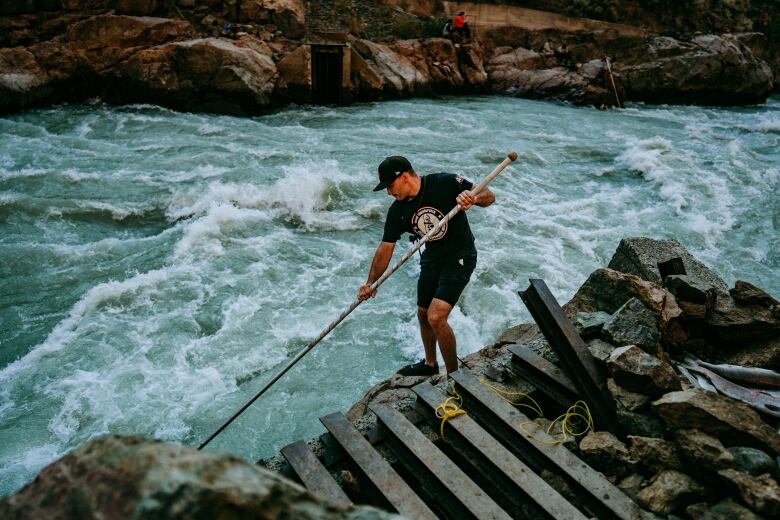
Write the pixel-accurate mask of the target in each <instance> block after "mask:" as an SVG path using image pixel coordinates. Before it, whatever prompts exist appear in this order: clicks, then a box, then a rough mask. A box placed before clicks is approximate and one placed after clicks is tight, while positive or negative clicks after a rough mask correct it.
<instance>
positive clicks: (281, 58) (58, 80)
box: [0, 0, 777, 114]
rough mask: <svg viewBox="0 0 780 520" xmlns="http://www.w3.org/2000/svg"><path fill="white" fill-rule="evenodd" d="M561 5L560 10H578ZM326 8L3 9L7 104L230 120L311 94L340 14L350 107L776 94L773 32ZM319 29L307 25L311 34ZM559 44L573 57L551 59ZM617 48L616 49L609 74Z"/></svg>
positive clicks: (261, 2) (108, 5) (2, 76)
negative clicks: (490, 97) (395, 102)
mask: <svg viewBox="0 0 780 520" xmlns="http://www.w3.org/2000/svg"><path fill="white" fill-rule="evenodd" d="M388 1H390V0H388ZM537 3H541V2H537ZM559 3H560V4H561V5H557V4H555V2H552V3H551V4H555V5H553V6H552V8H557V9H559V10H562V11H566V10H567V9H569V7H571V6H569V7H566V6H567V5H568V4H567V3H566V2H559ZM325 4H327V5H330V10H329V11H322V12H321V11H316V12H314V11H312V14H311V20H307V13H306V10H305V9H304V7H303V3H302V2H301V0H244V1H242V2H222V1H217V0H203V1H195V0H180V1H178V2H177V3H176V4H170V3H168V2H162V1H161V0H90V1H88V2H69V1H66V2H64V3H59V2H50V1H48V0H36V1H33V0H29V1H27V2H21V3H15V4H14V6H8V5H5V4H4V7H3V10H2V11H0V113H9V112H13V111H17V110H22V109H25V108H28V107H33V106H38V105H45V104H51V103H56V102H61V101H78V100H83V99H86V98H88V97H95V96H99V97H102V98H103V99H106V100H108V101H110V102H114V103H128V102H152V103H157V104H161V105H164V106H168V107H171V108H174V109H179V110H192V111H211V112H220V113H232V114H257V113H262V112H264V111H266V110H268V109H270V108H274V107H276V106H280V105H284V104H286V103H288V102H290V101H294V102H310V101H311V99H312V94H311V85H312V82H313V79H312V72H311V71H312V65H313V62H312V57H311V52H312V51H311V50H310V49H309V45H308V44H307V41H308V40H302V38H304V37H305V36H306V35H307V30H311V27H312V25H313V24H314V21H315V20H318V19H326V20H327V19H332V20H331V21H332V22H333V24H334V27H336V28H338V29H339V30H342V31H345V32H346V33H347V34H344V35H342V38H343V39H342V41H344V42H346V43H347V45H349V46H351V49H349V50H348V52H347V55H346V58H345V61H344V63H346V64H347V65H345V67H347V68H346V69H345V72H344V74H343V77H344V81H343V82H342V83H343V85H342V87H343V89H344V92H343V93H342V95H341V100H342V101H359V100H376V99H387V98H399V97H409V96H420V95H432V94H460V93H495V94H508V95H515V96H522V97H533V98H541V99H556V100H563V101H569V102H572V103H575V104H582V105H596V106H602V105H607V106H609V105H614V104H617V103H620V102H621V101H622V100H641V101H646V102H660V103H707V104H727V105H729V104H744V103H756V102H761V101H763V100H764V99H766V96H767V95H768V94H769V92H771V90H772V88H773V71H772V67H771V65H770V64H771V63H775V62H776V60H777V58H776V56H777V54H776V53H775V51H774V47H773V40H771V38H770V39H767V38H766V36H765V35H764V34H761V33H739V34H723V35H695V36H678V37H677V38H672V37H670V36H650V37H645V36H644V33H642V32H641V31H640V30H639V29H637V28H636V27H633V28H632V27H630V26H627V25H621V26H610V25H609V24H607V23H590V24H583V23H579V22H578V21H577V20H574V19H566V18H563V17H560V16H559V17H558V18H555V20H554V22H555V23H552V22H551V23H547V22H545V20H546V19H547V18H549V17H550V16H551V15H549V13H548V14H547V15H545V14H544V13H539V15H538V16H537V18H538V20H537V19H534V20H531V19H528V20H525V22H524V21H523V19H522V17H520V18H517V17H515V18H517V19H515V18H512V17H509V18H507V19H506V20H507V21H505V22H501V21H500V20H499V21H498V22H495V21H493V22H491V21H489V20H488V22H489V23H488V22H485V24H486V25H485V26H484V27H483V28H482V29H480V33H479V35H478V38H475V39H474V40H472V41H469V42H466V43H464V44H458V45H456V44H453V42H451V41H450V40H447V39H444V38H415V39H397V40H393V39H390V40H389V41H377V40H374V39H371V38H368V37H367V35H369V34H373V33H377V34H378V33H379V32H381V33H382V34H385V33H388V31H396V32H399V33H404V32H409V31H407V30H406V29H405V28H404V27H405V26H403V25H399V22H398V21H397V19H395V18H394V19H393V20H390V21H389V22H388V23H389V24H390V25H388V26H386V27H385V26H383V27H381V31H379V32H377V30H376V29H375V28H373V27H371V26H370V24H369V22H370V21H372V20H376V19H381V16H380V15H381V14H382V13H386V12H393V13H395V14H396V15H397V14H398V13H397V12H396V11H392V10H390V9H389V8H387V7H384V6H382V4H380V3H376V4H374V3H368V4H366V5H363V6H362V7H361V8H360V9H359V10H352V11H350V10H349V9H346V7H344V6H341V4H339V3H338V2H336V1H335V0H334V1H333V2H331V3H330V4H329V3H328V2H326V1H325V0H319V1H318V2H314V3H312V4H311V5H310V7H311V8H312V9H314V7H315V6H316V7H317V9H320V10H321V9H322V8H323V5H325ZM412 4H414V5H412ZM564 4H566V5H564ZM361 5H362V4H361ZM405 5H406V4H405ZM453 5H455V4H453ZM340 6H341V7H340ZM406 7H408V8H409V9H412V8H414V9H412V10H413V11H414V10H416V11H419V12H420V13H427V12H431V13H434V14H432V15H431V16H430V17H428V18H422V19H417V21H416V22H415V23H416V24H417V25H416V26H415V27H417V29H415V31H417V32H418V33H419V32H420V27H423V28H424V27H426V26H425V25H424V23H423V22H425V20H428V22H425V23H429V25H430V24H433V25H432V27H438V25H437V24H438V22H437V20H439V19H438V18H437V16H439V15H440V13H438V11H436V10H437V9H438V7H437V4H435V3H431V2H422V3H420V2H417V3H414V2H412V3H411V4H410V5H406ZM498 7H500V6H498ZM498 7H497V8H498ZM342 8H343V9H342ZM344 9H346V11H344ZM383 9H384V10H383ZM506 9H510V7H506ZM339 10H341V11H343V13H342V15H339V14H338V13H339V12H341V11H339ZM569 10H571V9H569ZM643 12H644V11H643ZM2 14H5V15H6V16H2ZM494 14H495V13H494ZM604 17H606V18H609V17H608V16H606V15H604ZM499 18H500V17H499ZM406 19H407V20H408V19H409V16H408V15H406ZM236 21H238V22H240V23H235V22H236ZM532 21H533V23H531V22H532ZM336 22H338V23H336ZM502 23H507V24H508V23H511V24H515V23H517V24H520V25H502ZM523 23H525V26H523V25H522V24H523ZM767 23H768V22H767ZM226 24H227V25H226ZM491 24H492V25H491ZM567 24H568V25H567ZM315 25H316V24H315ZM569 25H570V27H569ZM743 25H744V24H736V25H735V27H738V28H742V27H743ZM307 28H308V29H307ZM436 30H438V29H436ZM382 31H384V32H382ZM423 32H425V31H423ZM429 32H430V31H429ZM316 35H317V33H316V32H313V33H311V34H309V36H310V37H313V38H314V40H313V41H316V40H317V38H319V37H318V36H316ZM772 37H774V36H772ZM548 39H552V40H553V41H554V44H555V45H557V44H559V43H561V44H566V45H567V47H568V48H567V50H566V51H565V52H562V53H558V54H557V55H556V56H552V55H544V56H543V55H542V54H541V53H540V49H541V46H542V44H543V43H544V42H545V41H547V40H548ZM605 54H609V55H610V56H611V58H612V62H613V63H612V64H613V67H612V69H611V70H608V69H607V67H606V64H605V62H604V61H603V60H602V59H603V57H604V55H605Z"/></svg>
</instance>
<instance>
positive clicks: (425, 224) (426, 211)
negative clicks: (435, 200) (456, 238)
mask: <svg viewBox="0 0 780 520" xmlns="http://www.w3.org/2000/svg"><path fill="white" fill-rule="evenodd" d="M443 218H444V214H443V213H442V212H441V211H439V210H438V209H436V208H432V207H430V206H426V207H424V208H420V209H418V210H417V212H416V213H415V214H414V216H412V229H414V232H415V233H416V234H417V235H418V236H423V235H425V234H426V233H428V231H430V230H431V229H433V228H434V226H436V224H438V223H439V222H441V220H442V219H443ZM448 224H449V222H446V223H445V224H444V225H443V226H442V227H441V229H439V231H437V232H436V234H435V235H433V236H432V237H431V238H430V240H439V239H441V238H442V237H444V235H446V234H447V225H448Z"/></svg>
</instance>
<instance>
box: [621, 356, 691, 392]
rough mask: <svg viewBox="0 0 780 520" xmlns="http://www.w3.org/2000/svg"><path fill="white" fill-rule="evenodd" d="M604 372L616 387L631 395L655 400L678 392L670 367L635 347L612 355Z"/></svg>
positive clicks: (676, 380)
mask: <svg viewBox="0 0 780 520" xmlns="http://www.w3.org/2000/svg"><path fill="white" fill-rule="evenodd" d="M607 368H608V369H609V371H610V373H611V374H612V377H614V378H615V382H616V383H617V384H618V385H620V386H622V387H623V388H626V389H628V390H630V391H632V392H640V393H644V394H646V395H650V396H655V397H658V396H661V395H663V394H664V393H666V392H670V391H674V390H679V389H680V388H681V387H680V380H679V379H678V378H677V374H676V373H675V371H674V368H672V365H670V364H669V363H667V362H665V361H661V360H660V359H658V358H657V357H654V356H651V355H650V354H648V353H647V352H645V351H643V350H642V349H640V348H639V347H637V346H635V345H628V346H626V347H620V348H616V349H615V350H614V351H612V354H611V355H610V356H609V359H608V360H607Z"/></svg>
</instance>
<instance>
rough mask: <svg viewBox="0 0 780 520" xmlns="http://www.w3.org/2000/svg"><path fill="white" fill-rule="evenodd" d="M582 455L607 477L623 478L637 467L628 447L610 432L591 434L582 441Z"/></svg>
mask: <svg viewBox="0 0 780 520" xmlns="http://www.w3.org/2000/svg"><path fill="white" fill-rule="evenodd" d="M580 453H581V454H582V458H583V460H584V461H585V462H587V463H588V464H589V465H591V466H593V467H594V468H595V469H597V470H598V471H601V472H602V473H604V474H605V475H610V476H615V477H622V476H624V475H628V474H629V473H632V472H633V470H634V467H635V466H636V461H635V460H632V459H631V453H630V452H629V451H628V448H627V447H626V445H625V444H623V443H622V442H621V441H620V439H618V438H617V437H615V436H614V435H612V434H611V433H609V432H589V433H588V434H587V435H586V436H585V437H583V438H582V440H581V441H580Z"/></svg>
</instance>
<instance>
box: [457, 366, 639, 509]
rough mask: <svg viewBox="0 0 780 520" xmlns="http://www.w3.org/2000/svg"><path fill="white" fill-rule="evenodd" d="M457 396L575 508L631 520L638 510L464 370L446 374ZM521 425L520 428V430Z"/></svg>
mask: <svg viewBox="0 0 780 520" xmlns="http://www.w3.org/2000/svg"><path fill="white" fill-rule="evenodd" d="M450 377H452V379H453V380H454V381H455V382H456V383H457V385H458V386H457V387H458V391H459V392H460V395H461V396H462V397H463V401H464V408H465V409H466V410H467V411H468V414H469V415H470V416H471V417H473V418H474V419H475V420H476V421H477V422H479V423H480V424H481V425H482V426H483V427H484V428H485V429H486V430H487V431H488V432H490V434H491V435H492V436H493V437H495V438H496V439H498V440H499V441H500V442H501V443H502V444H503V445H504V446H505V447H506V448H507V449H509V450H510V451H511V452H513V453H514V454H515V455H516V456H517V457H518V458H520V460H522V461H523V462H525V463H526V464H528V465H529V466H530V467H531V468H532V469H533V470H534V471H535V472H536V473H540V472H541V471H542V470H548V471H550V472H552V473H554V474H556V475H559V476H561V477H562V478H563V479H564V480H565V481H566V483H567V484H568V486H569V488H570V489H571V490H572V492H573V493H574V494H575V495H576V497H577V499H578V500H579V503H578V504H576V505H578V507H580V509H583V508H585V510H586V511H588V512H589V513H590V514H591V516H595V517H597V518H599V519H620V520H636V519H637V518H640V515H641V510H640V509H639V507H637V505H636V504H634V502H632V501H631V499H630V498H628V497H627V496H626V495H625V494H623V493H622V492H621V491H620V490H619V489H618V488H617V487H615V486H614V485H612V484H610V483H609V481H607V479H605V478H604V475H602V474H601V473H599V472H598V471H595V470H594V469H593V468H591V467H590V466H588V465H587V464H585V463H584V462H583V461H582V460H581V459H580V458H579V457H577V456H576V455H574V454H573V453H571V452H570V451H569V450H567V449H566V448H565V447H563V446H561V445H559V444H551V442H552V441H553V439H552V438H550V437H549V436H548V435H547V434H545V433H544V431H543V430H542V429H535V428H534V427H533V426H532V425H531V420H530V419H529V418H528V417H526V416H525V415H524V414H523V413H522V412H520V411H519V410H517V409H516V408H514V407H513V406H512V405H510V404H509V403H507V402H506V401H504V400H503V399H501V398H500V397H499V396H498V395H496V394H495V393H493V392H492V391H491V390H490V389H488V388H487V387H485V386H484V385H482V384H481V383H480V382H479V381H478V380H477V379H476V378H475V377H474V376H473V375H472V374H471V373H470V372H469V371H468V370H467V369H460V370H458V371H457V372H453V373H452V374H450ZM521 425H523V426H521Z"/></svg>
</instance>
